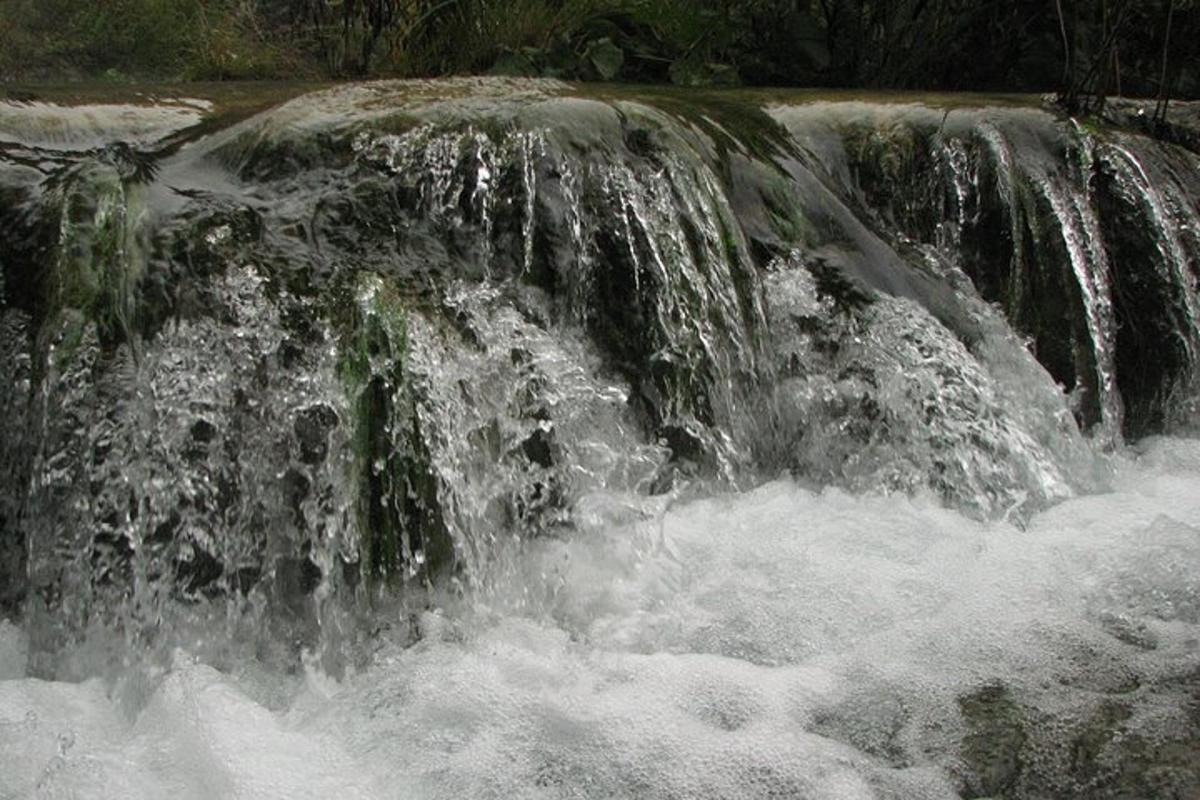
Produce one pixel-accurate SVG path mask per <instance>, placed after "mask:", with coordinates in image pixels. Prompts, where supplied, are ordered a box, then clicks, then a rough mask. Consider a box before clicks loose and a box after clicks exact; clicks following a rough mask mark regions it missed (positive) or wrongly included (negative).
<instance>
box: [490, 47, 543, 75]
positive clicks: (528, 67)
mask: <svg viewBox="0 0 1200 800" xmlns="http://www.w3.org/2000/svg"><path fill="white" fill-rule="evenodd" d="M488 71H489V72H490V73H491V74H492V75H503V76H506V77H514V78H526V77H532V76H534V75H537V74H538V69H537V67H536V66H535V65H534V63H533V61H532V59H530V58H529V56H527V55H526V54H525V53H512V52H508V53H504V54H502V55H501V56H500V57H499V58H497V59H496V63H494V64H492V68H491V69H490V70H488Z"/></svg>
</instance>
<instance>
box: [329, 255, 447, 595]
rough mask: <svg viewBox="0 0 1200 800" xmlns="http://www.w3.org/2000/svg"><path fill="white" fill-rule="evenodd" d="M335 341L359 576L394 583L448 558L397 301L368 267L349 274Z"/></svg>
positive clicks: (400, 303)
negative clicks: (344, 401)
mask: <svg viewBox="0 0 1200 800" xmlns="http://www.w3.org/2000/svg"><path fill="white" fill-rule="evenodd" d="M352 292H353V297H352V302H351V304H350V310H349V314H348V319H346V320H344V323H345V324H344V327H345V333H344V335H343V337H342V347H341V351H342V352H341V376H342V382H343V384H344V386H345V387H346V392H347V395H348V396H349V400H350V408H351V414H352V416H353V419H352V421H351V422H352V425H351V430H352V446H353V452H354V481H355V483H356V485H357V491H358V499H357V522H358V530H359V536H360V541H359V545H360V556H361V569H362V572H363V576H364V577H365V578H366V579H367V580H368V582H369V583H371V584H372V585H388V586H395V585H398V584H399V583H401V582H403V581H405V580H407V579H410V578H414V577H418V576H422V575H428V574H431V573H432V572H435V571H437V570H438V569H440V568H441V567H442V566H444V565H446V564H448V563H449V562H450V560H451V558H452V552H453V550H452V547H451V546H450V540H449V536H448V534H447V532H446V529H445V526H444V523H443V521H442V517H441V513H440V505H439V501H438V495H439V485H438V481H437V479H436V476H435V475H434V474H433V472H432V469H431V467H430V458H429V454H428V451H427V448H426V446H425V444H424V439H423V438H422V432H421V422H420V419H419V417H418V415H417V412H416V399H415V395H414V391H413V387H412V382H411V376H410V374H409V373H408V371H407V369H406V358H407V354H408V321H407V313H406V310H405V306H404V301H403V299H402V298H401V296H400V295H399V294H398V293H397V292H396V291H395V289H394V288H393V287H391V286H390V285H389V284H388V283H387V282H386V281H385V280H384V279H382V278H381V277H379V276H378V275H375V274H373V273H361V274H360V275H358V276H357V278H356V282H355V284H354V286H353V289H352Z"/></svg>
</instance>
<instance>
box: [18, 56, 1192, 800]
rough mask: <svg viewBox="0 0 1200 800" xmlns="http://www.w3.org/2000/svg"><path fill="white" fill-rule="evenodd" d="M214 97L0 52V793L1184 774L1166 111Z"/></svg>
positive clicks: (748, 99) (1185, 287) (818, 783)
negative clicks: (67, 79) (178, 94)
mask: <svg viewBox="0 0 1200 800" xmlns="http://www.w3.org/2000/svg"><path fill="white" fill-rule="evenodd" d="M293 91H294V90H293ZM239 102H240V103H241V105H239V106H238V110H237V113H232V112H230V111H228V110H223V109H222V101H221V99H220V97H219V96H214V97H211V98H209V99H207V100H180V99H173V98H170V97H167V98H158V99H155V100H153V101H151V100H149V99H147V98H145V97H142V98H135V99H134V100H129V99H128V98H122V99H121V102H119V103H116V102H113V103H98V104H97V103H95V102H91V103H89V104H86V105H82V106H78V105H76V106H65V105H55V104H53V103H46V102H40V101H38V102H32V103H23V104H18V103H4V104H0V123H2V125H3V127H2V128H0V225H3V226H4V228H5V229H6V231H8V236H7V238H6V240H5V242H4V243H3V244H0V267H3V283H2V284H0V365H2V369H3V371H4V373H5V374H7V375H11V376H12V378H11V380H10V382H9V383H8V385H7V386H6V387H5V388H4V389H3V391H0V441H2V442H3V446H4V451H3V453H4V454H3V457H2V458H0V487H2V488H0V611H2V612H3V613H4V614H6V615H7V620H4V621H0V798H9V797H12V798H24V797H87V798H93V797H94V798H106V797H122V798H124V797H131V798H132V797H146V798H157V797H163V796H168V795H171V796H175V797H179V798H193V797H194V798H210V797H231V798H232V797H246V798H258V797H264V798H265V797H277V798H297V797H330V796H334V797H343V796H344V797H372V798H393V797H394V798H409V797H412V798H424V797H470V798H475V797H481V798H482V797H506V798H507V797H531V798H533V797H537V798H543V797H544V798H560V797H561V798H566V797H580V798H583V797H587V798H609V797H630V798H710V797H711V798H722V797H728V798H741V797H747V798H750V797H754V798H766V797H772V798H831V799H840V798H896V799H897V800H899V799H900V798H906V799H907V798H958V797H964V798H994V797H1005V798H1042V797H1056V798H1057V797H1080V798H1085V797H1086V798H1151V797H1163V798H1180V799H1181V800H1184V799H1187V798H1193V797H1195V796H1197V793H1200V766H1198V765H1200V570H1198V569H1197V565H1198V564H1200V440H1197V439H1196V438H1194V436H1195V433H1196V431H1197V424H1198V422H1200V414H1198V408H1200V406H1198V403H1200V391H1198V388H1197V379H1196V375H1197V354H1198V353H1200V319H1198V318H1197V309H1198V308H1200V291H1198V289H1197V286H1198V283H1200V157H1198V156H1197V155H1196V154H1194V153H1192V152H1190V151H1188V150H1186V149H1183V148H1182V147H1177V146H1175V145H1171V144H1165V143H1161V142H1158V141H1154V140H1152V139H1149V138H1146V137H1144V136H1142V135H1140V134H1136V133H1132V132H1129V131H1126V130H1118V129H1116V128H1113V127H1108V126H1103V125H1100V126H1095V125H1091V124H1089V125H1088V126H1084V125H1081V124H1079V123H1077V122H1075V121H1072V120H1069V119H1065V118H1062V117H1060V116H1058V115H1057V114H1056V113H1054V112H1052V111H1049V110H1046V109H1044V108H1042V107H1040V106H1039V105H1038V104H1037V103H1036V101H1034V100H1032V99H1028V98H974V97H952V96H951V97H928V98H920V99H918V98H907V97H901V96H896V97H890V98H889V97H882V98H881V97H874V98H867V97H854V96H847V97H837V98H833V97H829V96H819V95H815V94H806V93H791V94H786V93H784V94H780V93H770V94H768V93H756V92H711V93H709V92H680V91H671V90H659V89H650V88H645V89H639V90H632V89H618V88H602V89H598V90H589V91H583V90H582V89H580V88H578V87H572V86H568V85H565V84H559V83H555V82H549V81H504V80H498V79H489V80H461V81H446V82H430V83H378V84H364V85H357V86H344V87H338V88H334V89H326V90H321V91H314V92H310V93H307V94H301V95H299V96H297V97H294V98H293V99H291V100H288V101H287V102H283V103H281V104H277V105H270V104H265V103H264V104H263V106H264V107H263V108H262V109H261V110H260V109H252V108H248V107H246V105H245V103H246V101H245V100H244V99H243V100H241V101H239ZM0 620H3V618H0Z"/></svg>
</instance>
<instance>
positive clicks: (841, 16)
mask: <svg viewBox="0 0 1200 800" xmlns="http://www.w3.org/2000/svg"><path fill="white" fill-rule="evenodd" d="M0 45H2V46H0V79H7V80H61V79H80V78H95V77H106V78H109V79H113V80H126V79H137V78H156V79H165V78H171V79H174V78H188V79H203V80H212V79H246V78H261V79H279V78H330V77H334V78H338V77H362V76H406V77H412V76H435V75H448V74H463V73H481V72H496V73H503V74H520V75H546V76H554V77H562V78H569V79H577V80H622V81H649V82H668V81H670V82H674V83H678V84H685V85H726V84H750V85H777V86H787V85H809V86H842V87H868V88H897V89H912V88H920V89H974V90H1012V91H1042V90H1058V91H1060V92H1064V93H1065V94H1068V95H1070V94H1072V92H1076V93H1087V92H1093V93H1114V92H1118V91H1119V92H1121V93H1125V94H1133V95H1144V96H1155V95H1159V94H1164V95H1165V94H1174V95H1176V96H1186V97H1196V96H1198V95H1200V71H1198V67H1197V65H1198V63H1200V0H0ZM1164 57H1165V58H1164ZM1164 62H1165V69H1164Z"/></svg>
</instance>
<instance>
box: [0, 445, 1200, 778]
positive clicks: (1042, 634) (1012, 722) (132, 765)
mask: <svg viewBox="0 0 1200 800" xmlns="http://www.w3.org/2000/svg"><path fill="white" fill-rule="evenodd" d="M1114 485H1115V490H1114V491H1112V492H1110V493H1108V494H1103V495H1096V496H1091V497H1082V498H1077V499H1074V500H1070V501H1068V502H1065V503H1063V504H1061V505H1059V506H1057V507H1055V508H1052V509H1050V510H1048V511H1046V512H1043V513H1041V514H1039V515H1037V516H1035V517H1033V518H1032V519H1031V520H1030V522H1029V524H1028V526H1027V527H1026V528H1024V529H1018V528H1016V527H1013V526H1010V525H1007V524H1004V523H983V522H978V521H974V520H971V519H968V518H965V517H963V516H962V515H960V514H958V513H956V512H954V511H950V510H946V509H944V508H941V507H939V506H937V505H936V504H934V503H933V502H931V501H928V500H923V499H920V498H917V499H910V498H906V497H887V496H852V495H850V494H847V493H845V492H842V491H837V490H832V489H831V490H825V491H823V492H814V491H809V490H806V489H804V488H801V487H798V486H796V485H794V484H792V483H791V482H786V481H780V482H775V483H771V484H768V485H765V486H763V487H760V488H759V489H757V490H755V491H753V492H749V493H746V494H742V495H738V496H730V497H718V498H710V499H705V500H698V501H694V502H690V503H687V504H684V505H681V506H679V507H676V508H674V509H672V510H669V511H668V512H667V513H665V514H664V515H662V516H660V517H653V516H652V517H650V518H648V519H642V520H637V519H629V518H628V517H627V518H626V521H624V522H622V523H620V524H615V525H613V524H610V525H607V526H606V525H602V524H597V525H594V526H592V527H588V528H585V529H582V530H580V531H578V532H577V533H576V534H575V535H573V536H571V537H570V538H565V539H543V540H540V541H535V542H532V543H529V544H527V545H526V546H525V547H524V548H523V549H522V550H521V552H519V553H517V554H514V556H513V558H512V560H511V561H510V562H509V563H508V564H506V565H501V564H500V563H497V570H498V575H499V574H502V575H503V576H504V580H503V581H499V580H498V581H497V583H496V584H495V585H494V586H493V587H492V591H491V592H490V593H488V594H487V595H486V596H485V597H484V598H481V599H477V601H476V602H474V604H473V605H450V606H447V607H445V608H443V609H440V610H435V611H429V612H426V613H425V614H424V615H423V616H422V617H421V618H420V619H419V620H418V627H419V628H420V630H421V632H422V637H421V638H420V640H419V641H417V643H416V644H411V645H406V644H401V643H398V642H397V643H395V644H386V643H381V649H380V651H379V652H378V654H377V657H376V659H375V661H374V662H373V663H372V664H371V665H370V666H369V667H368V668H366V669H365V670H364V671H363V672H361V673H359V674H357V675H351V676H349V677H347V678H346V679H345V680H344V681H343V682H342V683H341V684H332V683H330V682H329V681H328V680H327V679H322V680H320V681H309V682H308V684H307V685H308V688H307V689H304V690H303V691H302V693H301V696H300V697H298V698H297V699H296V700H295V701H294V702H293V703H292V705H291V707H290V708H289V709H284V710H280V711H269V710H267V709H266V708H264V707H262V706H260V705H258V704H256V703H255V702H253V701H251V700H250V699H249V698H248V697H247V694H246V691H247V690H244V689H243V688H241V687H239V685H238V684H237V682H236V681H235V680H234V679H233V678H230V677H228V676H225V675H222V674H220V673H218V672H216V671H215V670H212V669H210V668H208V667H205V666H202V665H198V664H190V663H186V661H180V663H179V664H177V665H176V667H175V668H174V669H173V670H171V671H170V672H169V673H168V674H167V675H166V676H165V678H164V679H163V680H162V681H161V683H160V685H159V686H158V688H157V689H156V690H155V691H154V692H153V693H152V694H151V696H150V698H149V700H148V702H147V703H146V704H145V706H144V707H143V708H142V709H141V710H139V711H138V713H137V714H136V715H135V718H134V719H133V720H132V721H129V720H128V719H126V718H125V717H124V716H123V715H122V714H121V713H119V712H118V711H117V707H116V706H115V705H114V704H113V703H112V701H110V700H109V699H108V697H107V696H106V695H105V693H104V691H103V689H102V687H100V686H99V685H97V684H95V683H90V684H81V685H70V684H47V683H40V682H37V681H31V680H14V681H6V682H4V683H2V684H0V753H2V754H3V756H0V760H2V762H3V763H0V773H2V774H5V775H6V776H7V775H11V776H14V778H13V779H12V780H13V781H14V782H13V784H12V785H13V786H15V787H16V789H15V792H16V795H17V796H23V795H24V794H26V793H32V792H33V791H34V790H35V789H37V791H47V792H66V791H68V790H69V791H72V792H75V793H76V795H77V796H82V797H107V796H114V794H119V795H121V796H130V797H155V796H164V795H166V794H168V793H169V794H171V795H174V796H178V797H209V796H254V797H309V796H311V797H316V796H334V795H335V796H349V797H379V798H386V797H406V798H408V797H417V798H460V797H473V798H474V797H482V798H486V797H506V798H507V797H536V798H557V797H604V798H610V797H630V798H632V797H637V798H666V797H675V798H678V797H695V798H700V797H728V798H741V797H747V798H749V797H811V798H832V799H835V800H841V799H842V798H845V799H846V800H851V799H853V800H858V799H859V798H896V799H897V800H898V799H899V798H954V797H959V796H988V795H999V794H1003V795H1004V796H1008V797H1036V796H1062V797H1071V796H1076V797H1103V796H1107V795H1106V792H1107V793H1110V794H1111V792H1114V791H1117V790H1118V789H1121V790H1123V791H1124V790H1128V791H1131V792H1132V793H1133V794H1134V795H1138V793H1139V792H1141V793H1142V795H1138V796H1151V795H1152V794H1153V793H1154V792H1155V791H1159V792H1168V793H1169V792H1171V791H1174V792H1176V793H1177V794H1180V796H1187V794H1186V793H1187V792H1188V791H1192V790H1193V789H1194V788H1195V787H1196V785H1197V782H1198V781H1200V774H1198V773H1197V768H1196V765H1195V764H1194V763H1191V762H1190V761H1189V759H1188V757H1187V754H1188V753H1194V749H1195V746H1196V744H1197V743H1198V742H1200V725H1198V723H1197V715H1196V708H1195V699H1194V694H1195V691H1196V687H1197V682H1198V681H1200V576H1198V575H1197V573H1196V571H1195V569H1194V566H1195V564H1197V563H1200V524H1198V523H1200V442H1195V441H1183V440H1166V439H1164V440H1159V441H1156V442H1150V443H1147V444H1146V446H1145V448H1144V452H1143V453H1142V454H1141V455H1140V456H1139V457H1138V458H1137V459H1132V458H1130V459H1126V460H1123V461H1121V462H1120V463H1119V464H1118V469H1117V470H1116V477H1115V479H1114ZM501 567H503V569H501ZM484 599H486V603H484V602H483V600H484ZM1189 748H1191V749H1189ZM1118 779H1119V780H1118ZM37 787H42V788H40V789H38V788H37ZM1121 787H1124V789H1122V788H1121Z"/></svg>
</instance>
